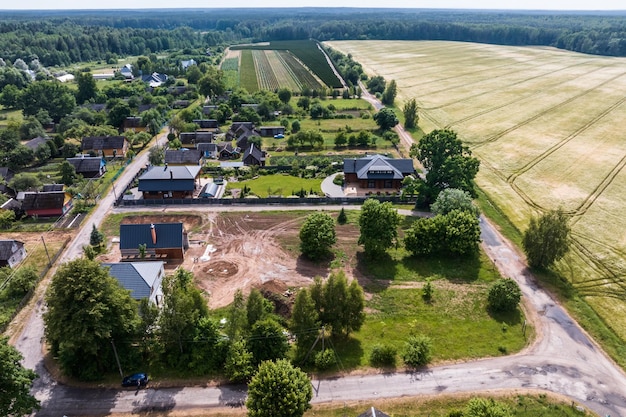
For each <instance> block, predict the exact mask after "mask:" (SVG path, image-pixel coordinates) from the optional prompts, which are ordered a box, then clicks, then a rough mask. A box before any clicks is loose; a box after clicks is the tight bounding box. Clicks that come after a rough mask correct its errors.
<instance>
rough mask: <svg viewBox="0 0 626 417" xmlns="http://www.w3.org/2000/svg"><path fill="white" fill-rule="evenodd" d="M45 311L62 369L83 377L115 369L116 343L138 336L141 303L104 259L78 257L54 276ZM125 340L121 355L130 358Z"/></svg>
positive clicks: (95, 376)
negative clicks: (95, 259)
mask: <svg viewBox="0 0 626 417" xmlns="http://www.w3.org/2000/svg"><path fill="white" fill-rule="evenodd" d="M46 304H47V305H48V311H47V312H46V313H45V314H44V322H45V325H46V327H45V333H46V338H47V340H48V342H49V344H50V350H51V352H52V354H53V355H55V356H56V357H58V358H59V363H60V365H61V369H62V370H63V371H64V372H65V373H66V374H68V375H70V376H73V377H77V378H80V379H84V380H93V379H98V378H100V377H102V375H103V374H104V373H106V372H109V371H112V370H114V369H116V368H115V363H116V362H115V358H114V357H113V356H114V355H113V349H112V346H111V344H112V343H113V341H115V340H128V339H129V338H131V337H133V336H134V335H135V329H136V327H137V325H138V324H139V318H138V314H137V303H136V302H135V301H134V300H133V299H132V298H131V297H130V293H129V291H128V290H125V289H123V288H122V287H121V286H120V285H119V283H118V282H117V280H116V279H115V278H113V277H111V276H110V275H109V273H108V271H107V270H106V269H105V268H102V267H101V266H100V264H99V263H97V262H95V261H91V260H88V259H84V258H81V259H77V260H74V261H71V262H68V263H66V264H64V265H62V266H61V267H60V268H59V269H58V270H57V272H56V274H55V275H54V277H53V278H52V283H51V284H50V288H49V290H48V294H47V295H46ZM127 349H128V347H127V346H126V345H124V344H118V345H117V351H118V353H120V358H125V357H128V355H126V354H125V351H126V350H127Z"/></svg>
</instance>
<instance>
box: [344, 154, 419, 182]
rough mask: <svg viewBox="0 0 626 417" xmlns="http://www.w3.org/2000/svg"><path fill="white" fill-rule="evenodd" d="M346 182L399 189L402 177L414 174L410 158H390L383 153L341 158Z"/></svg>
mask: <svg viewBox="0 0 626 417" xmlns="http://www.w3.org/2000/svg"><path fill="white" fill-rule="evenodd" d="M343 173H344V175H345V181H346V184H351V185H356V186H358V187H359V188H364V189H377V188H378V189H384V188H387V189H391V190H399V189H400V188H401V187H402V180H403V179H404V177H407V176H409V175H413V174H415V168H413V160H412V159H392V158H388V157H386V156H383V155H368V156H366V157H364V158H349V159H344V160H343Z"/></svg>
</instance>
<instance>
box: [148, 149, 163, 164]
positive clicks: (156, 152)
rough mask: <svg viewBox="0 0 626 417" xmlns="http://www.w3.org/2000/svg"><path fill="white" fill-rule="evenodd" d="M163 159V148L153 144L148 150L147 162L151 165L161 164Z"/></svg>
mask: <svg viewBox="0 0 626 417" xmlns="http://www.w3.org/2000/svg"><path fill="white" fill-rule="evenodd" d="M163 161H165V149H163V147H161V146H153V147H152V148H150V150H149V151H148V162H150V164H151V165H161V164H163Z"/></svg>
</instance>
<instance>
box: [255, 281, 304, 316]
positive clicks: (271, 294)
mask: <svg viewBox="0 0 626 417" xmlns="http://www.w3.org/2000/svg"><path fill="white" fill-rule="evenodd" d="M257 288H258V289H259V291H261V294H263V297H265V298H267V299H268V300H270V301H271V302H272V303H274V311H275V312H276V313H277V314H279V315H281V316H282V317H285V318H287V319H288V318H290V317H291V310H292V308H293V304H294V302H295V299H296V296H295V293H294V292H293V291H291V290H290V289H289V288H288V286H287V284H286V283H285V282H281V281H274V280H272V281H266V282H264V283H263V284H261V285H258V286H257Z"/></svg>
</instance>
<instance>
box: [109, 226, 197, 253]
mask: <svg viewBox="0 0 626 417" xmlns="http://www.w3.org/2000/svg"><path fill="white" fill-rule="evenodd" d="M140 245H141V246H143V245H145V256H144V258H142V253H141V252H142V251H141V250H140V249H139V247H140ZM187 249H189V238H188V236H187V231H186V230H185V228H184V226H183V224H182V223H151V224H149V223H145V224H121V225H120V252H121V254H122V258H124V259H126V260H131V259H135V260H139V259H144V260H150V259H153V260H154V259H164V258H165V259H183V258H184V257H185V251H186V250H187Z"/></svg>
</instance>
